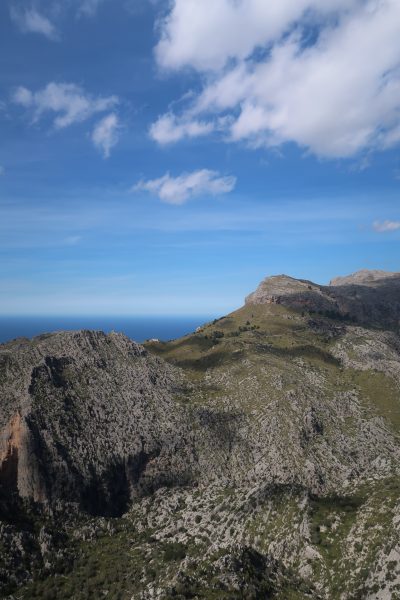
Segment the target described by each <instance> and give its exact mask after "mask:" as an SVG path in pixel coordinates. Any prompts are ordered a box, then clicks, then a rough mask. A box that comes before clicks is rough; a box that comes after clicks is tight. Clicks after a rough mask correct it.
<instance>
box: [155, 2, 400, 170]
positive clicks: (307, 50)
mask: <svg viewBox="0 0 400 600" xmlns="http://www.w3.org/2000/svg"><path fill="white" fill-rule="evenodd" d="M310 29H313V30H314V31H315V30H318V32H319V35H318V36H317V37H316V39H311V38H309V39H308V42H305V35H306V34H307V32H309V31H310ZM161 32H162V33H161V40H160V42H159V44H158V45H157V47H156V56H157V60H158V62H159V65H160V66H161V67H163V68H169V69H180V68H183V67H188V66H189V67H192V68H194V69H197V70H198V71H200V72H206V73H207V74H206V77H205V86H204V88H203V91H202V92H201V93H200V94H199V95H198V96H197V98H195V99H194V100H192V101H191V103H190V104H189V105H188V106H187V109H186V110H185V111H184V112H183V114H182V115H181V116H176V115H173V114H171V113H168V114H167V115H164V116H161V117H160V118H159V120H158V121H157V122H156V123H155V124H154V125H153V128H155V127H156V126H157V125H158V127H159V128H160V125H159V124H160V123H161V124H162V125H163V126H164V130H166V131H167V133H166V135H165V137H166V138H168V140H169V141H177V140H179V139H181V138H182V137H184V135H182V128H183V130H184V128H185V126H187V124H188V123H206V124H207V125H208V127H209V130H211V129H212V126H211V125H209V123H211V122H213V119H218V118H220V117H223V118H225V130H224V131H225V137H226V138H227V139H230V140H231V141H235V142H239V141H244V142H246V143H250V144H251V145H254V146H260V145H265V146H278V145H280V144H283V143H285V142H295V143H297V144H298V145H299V146H301V147H304V148H306V149H309V150H310V151H311V152H313V153H315V154H317V155H320V156H326V157H331V158H342V157H351V156H354V155H356V154H357V153H359V152H360V151H363V150H365V149H384V148H388V147H391V146H394V145H395V144H398V143H399V142H400V124H399V114H400V2H399V1H398V0H296V1H295V0H281V1H280V2H279V3H278V2H265V0H237V1H235V2H232V1H231V0H202V2H198V1H197V0H174V2H173V4H172V8H171V10H170V13H169V15H168V16H167V18H166V19H165V20H164V22H163V23H162V26H161ZM153 128H152V130H151V133H152V136H153V138H154V139H156V140H157V141H159V142H160V141H161V143H162V139H163V135H162V133H163V128H162V127H161V135H159V136H157V135H154V129H153ZM157 131H158V130H157V128H156V133H157ZM200 133H201V134H204V133H208V131H201V130H200ZM194 135H196V132H195V131H193V132H192V136H194Z"/></svg>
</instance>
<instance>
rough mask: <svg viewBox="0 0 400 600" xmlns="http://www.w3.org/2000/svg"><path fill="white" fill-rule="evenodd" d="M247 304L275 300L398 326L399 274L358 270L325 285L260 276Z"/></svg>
mask: <svg viewBox="0 0 400 600" xmlns="http://www.w3.org/2000/svg"><path fill="white" fill-rule="evenodd" d="M246 303H247V304H269V303H276V304H282V305H284V306H288V307H292V308H296V309H299V310H308V311H310V310H311V311H315V312H321V313H323V314H325V315H326V316H335V315H336V316H337V317H342V318H343V319H347V320H348V319H350V320H353V321H355V322H357V323H360V324H365V325H369V326H374V327H380V328H383V329H393V328H394V329H398V328H399V325H400V320H399V315H400V273H387V272H385V271H366V270H364V271H359V272H357V273H354V274H353V275H348V276H346V277H337V278H336V279H333V280H332V281H331V282H330V284H329V285H328V286H323V285H318V284H315V283H312V282H311V281H305V280H297V279H293V278H291V277H287V276H286V275H277V276H273V277H267V278H266V279H264V280H263V281H262V282H261V284H260V285H259V287H258V288H257V290H256V291H255V292H253V293H252V294H250V295H249V296H248V297H247V298H246Z"/></svg>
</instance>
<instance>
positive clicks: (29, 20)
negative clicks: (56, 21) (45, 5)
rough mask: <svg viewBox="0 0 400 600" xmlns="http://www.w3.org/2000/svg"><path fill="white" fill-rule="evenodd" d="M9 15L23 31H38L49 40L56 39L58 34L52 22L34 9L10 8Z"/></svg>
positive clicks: (58, 37)
mask: <svg viewBox="0 0 400 600" xmlns="http://www.w3.org/2000/svg"><path fill="white" fill-rule="evenodd" d="M10 15H11V18H12V20H13V21H14V23H16V25H17V26H18V27H19V29H20V30H21V31H22V32H23V33H40V34H41V35H44V36H45V37H47V38H48V39H49V40H52V41H58V40H59V39H60V36H59V34H58V31H57V29H56V27H55V26H54V25H53V23H52V22H51V21H50V20H49V19H48V18H47V17H45V16H44V15H41V14H40V13H39V12H38V11H37V10H36V9H34V8H29V9H25V10H17V9H16V8H12V9H11V10H10Z"/></svg>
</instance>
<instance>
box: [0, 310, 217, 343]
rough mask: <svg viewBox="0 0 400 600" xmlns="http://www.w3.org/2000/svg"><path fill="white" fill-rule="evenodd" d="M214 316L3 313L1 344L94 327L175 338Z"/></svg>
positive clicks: (134, 335)
mask: <svg viewBox="0 0 400 600" xmlns="http://www.w3.org/2000/svg"><path fill="white" fill-rule="evenodd" d="M213 318H214V316H210V315H207V316H193V317H189V316H187V317H160V316H157V317H95V316H82V317H75V316H74V317H71V316H68V317H53V316H52V317H5V316H0V343H4V342H7V341H9V340H12V339H15V338H18V337H25V338H32V337H34V336H35V335H39V334H41V333H51V332H53V331H76V330H79V329H94V330H97V331H104V332H105V333H109V332H110V331H117V332H119V333H124V334H125V335H127V336H128V337H130V338H131V339H132V340H135V341H136V342H144V341H145V340H148V339H159V340H162V341H168V340H173V339H176V338H179V337H182V336H183V335H186V334H188V333H192V332H193V331H195V329H196V328H197V327H199V326H200V325H202V324H203V323H207V322H208V321H211V320H212V319H213Z"/></svg>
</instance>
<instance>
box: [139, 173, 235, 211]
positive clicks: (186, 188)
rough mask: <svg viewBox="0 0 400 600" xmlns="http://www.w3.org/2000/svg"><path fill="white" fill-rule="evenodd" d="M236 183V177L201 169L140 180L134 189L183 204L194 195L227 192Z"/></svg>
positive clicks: (171, 202)
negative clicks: (177, 174)
mask: <svg viewBox="0 0 400 600" xmlns="http://www.w3.org/2000/svg"><path fill="white" fill-rule="evenodd" d="M235 185H236V177H233V176H229V177H221V176H220V174H219V173H218V172H216V171H210V170H208V169H201V170H198V171H193V172H192V173H183V174H182V175H180V176H179V177H171V176H170V174H169V173H166V174H165V175H164V176H163V177H160V178H159V179H151V180H149V181H140V182H139V183H138V184H137V185H135V186H134V187H133V191H147V192H150V193H152V194H155V195H157V196H158V197H159V198H160V200H162V201H163V202H167V203H168V204H183V203H184V202H186V201H187V200H189V198H192V197H194V196H200V195H210V196H218V195H220V194H227V193H229V192H231V191H232V190H233V189H234V187H235Z"/></svg>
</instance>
